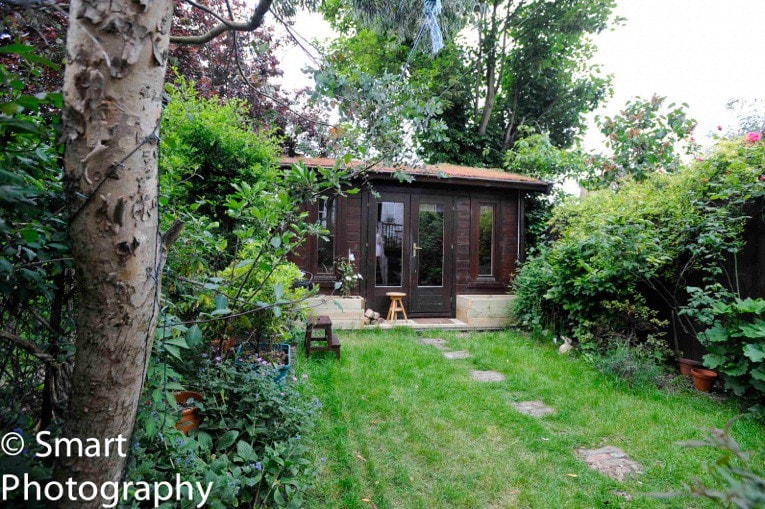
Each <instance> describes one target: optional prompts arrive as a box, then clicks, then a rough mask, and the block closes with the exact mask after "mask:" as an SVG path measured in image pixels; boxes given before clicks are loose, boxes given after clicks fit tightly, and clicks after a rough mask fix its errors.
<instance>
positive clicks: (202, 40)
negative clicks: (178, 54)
mask: <svg viewBox="0 0 765 509" xmlns="http://www.w3.org/2000/svg"><path fill="white" fill-rule="evenodd" d="M272 2H273V0H260V1H259V2H258V5H257V6H256V7H255V10H254V11H253V13H252V16H251V17H250V19H249V20H248V21H246V22H235V21H222V22H221V23H218V24H217V25H215V26H214V27H212V28H211V29H210V30H208V31H207V32H205V33H204V34H201V35H189V36H171V37H170V42H171V43H172V44H183V45H195V46H199V45H202V44H207V43H208V42H210V41H212V40H213V39H215V38H216V37H219V36H221V35H223V34H225V33H226V32H229V31H234V32H252V31H253V30H256V29H257V28H258V27H260V25H261V24H262V23H263V18H264V17H265V15H266V13H267V12H268V10H269V9H270V8H271V3H272ZM192 5H193V4H192Z"/></svg>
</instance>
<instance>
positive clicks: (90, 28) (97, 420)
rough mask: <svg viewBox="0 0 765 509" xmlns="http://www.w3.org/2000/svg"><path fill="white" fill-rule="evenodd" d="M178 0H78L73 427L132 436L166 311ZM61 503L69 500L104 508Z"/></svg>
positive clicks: (72, 146) (86, 464) (71, 148)
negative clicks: (167, 118) (165, 165)
mask: <svg viewBox="0 0 765 509" xmlns="http://www.w3.org/2000/svg"><path fill="white" fill-rule="evenodd" d="M172 10H173V2H172V0H135V1H133V0H111V1H99V0H72V4H71V12H70V25H69V31H68V34H67V62H66V71H65V77H64V113H63V118H64V128H65V143H66V155H65V179H66V193H67V201H68V203H69V206H70V236H71V239H72V251H73V256H74V260H75V267H76V285H77V302H78V304H77V343H76V346H77V352H76V357H75V369H74V375H73V393H72V398H71V402H70V403H71V410H70V414H69V416H68V418H67V420H66V423H65V427H64V435H65V436H67V437H80V438H88V437H93V438H99V439H100V440H103V439H104V438H116V437H117V436H119V435H121V436H123V437H125V438H127V439H129V438H130V436H131V434H132V432H133V426H134V424H135V415H136V410H137V405H138V401H139V396H140V391H141V386H142V383H143V380H144V376H145V371H146V367H147V363H148V359H149V355H150V353H151V345H152V341H153V337H154V329H155V325H156V321H157V315H158V313H159V292H160V286H159V285H160V277H159V274H160V269H161V263H162V258H163V256H162V255H163V253H162V242H161V238H160V234H159V224H158V219H159V217H158V215H159V214H158V208H157V198H158V197H157V193H158V184H157V151H158V145H159V144H158V138H157V135H158V128H159V121H160V117H161V110H162V93H163V82H164V76H165V66H166V61H167V55H168V48H169V37H170V25H171V21H172ZM124 465H125V458H124V457H120V456H118V455H116V454H113V455H111V456H110V457H102V458H79V457H70V458H59V459H58V461H57V464H56V468H55V477H56V478H57V479H58V480H66V479H69V478H72V479H74V480H75V481H78V482H82V481H86V480H87V481H92V482H95V483H96V484H97V485H100V484H101V483H103V482H105V481H117V480H119V479H120V477H121V475H122V471H123V468H124ZM101 503H102V502H101V500H98V499H96V500H95V501H93V502H92V503H89V504H85V503H82V502H79V503H74V502H71V501H70V502H68V503H61V504H60V506H61V507H99V506H100V505H101Z"/></svg>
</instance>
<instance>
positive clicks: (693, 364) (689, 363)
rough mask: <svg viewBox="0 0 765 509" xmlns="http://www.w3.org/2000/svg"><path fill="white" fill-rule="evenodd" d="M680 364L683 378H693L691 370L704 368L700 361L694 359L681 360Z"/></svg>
mask: <svg viewBox="0 0 765 509" xmlns="http://www.w3.org/2000/svg"><path fill="white" fill-rule="evenodd" d="M678 363H679V364H680V374H681V375H683V376H691V370H692V369H693V368H701V367H703V366H704V365H703V364H702V363H700V362H699V361H694V360H693V359H686V358H682V359H680V360H679V361H678Z"/></svg>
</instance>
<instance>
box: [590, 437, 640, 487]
mask: <svg viewBox="0 0 765 509" xmlns="http://www.w3.org/2000/svg"><path fill="white" fill-rule="evenodd" d="M576 453H577V455H578V456H579V457H580V458H582V459H583V460H584V461H585V462H586V463H587V466H589V467H590V468H592V469H593V470H597V471H598V472H600V473H602V474H605V475H607V476H608V477H610V478H611V479H616V480H617V481H623V480H624V479H625V478H626V477H627V476H628V475H630V474H642V473H643V467H642V466H641V465H640V464H639V463H636V462H634V461H632V460H631V459H630V458H629V456H627V453H626V452H624V451H622V450H621V449H619V448H618V447H613V446H610V445H609V446H606V447H601V448H600V449H577V450H576Z"/></svg>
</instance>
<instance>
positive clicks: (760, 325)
mask: <svg viewBox="0 0 765 509" xmlns="http://www.w3.org/2000/svg"><path fill="white" fill-rule="evenodd" d="M695 295H696V296H698V295H699V294H698V293H697V292H696V293H695ZM706 312H707V313H708V315H709V317H710V318H711V327H709V328H708V329H706V330H705V331H704V332H702V333H701V334H700V335H699V340H700V341H701V343H702V344H703V345H704V347H705V348H706V350H707V353H706V355H704V365H705V366H706V367H708V368H710V369H715V370H718V371H720V372H722V373H724V375H725V376H724V380H725V387H726V388H728V389H731V390H733V392H735V393H736V394H737V395H739V396H743V395H744V394H746V393H750V395H751V394H752V393H754V394H757V393H759V396H760V397H762V396H763V395H765V300H763V299H751V298H747V299H740V298H734V299H732V300H731V301H730V302H725V301H724V300H722V299H721V300H715V301H714V302H713V303H712V305H711V307H710V308H708V309H706Z"/></svg>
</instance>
